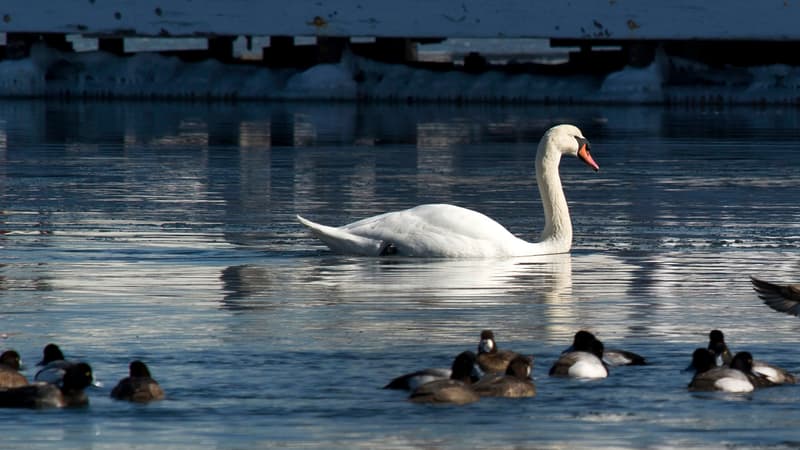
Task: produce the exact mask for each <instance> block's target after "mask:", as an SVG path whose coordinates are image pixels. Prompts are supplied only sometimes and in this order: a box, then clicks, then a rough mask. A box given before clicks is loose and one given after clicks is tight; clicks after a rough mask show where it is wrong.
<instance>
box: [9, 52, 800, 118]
mask: <svg viewBox="0 0 800 450" xmlns="http://www.w3.org/2000/svg"><path fill="white" fill-rule="evenodd" d="M667 80H673V81H674V80H679V81H680V82H675V83H669V82H667ZM0 96H2V97H46V96H72V97H119V98H151V97H159V98H219V99H225V98H238V99H269V100H345V101H354V100H363V99H370V100H379V101H386V100H392V101H397V100H400V101H412V100H413V101H446V102H451V101H463V102H570V103H601V102H602V103H628V104H639V103H666V102H672V103H681V102H692V103H694V102H723V103H731V104H736V103H797V102H798V101H800V68H797V67H792V66H786V65H773V66H763V67H753V68H732V67H729V68H710V67H707V66H705V65H703V64H701V63H697V62H693V61H688V60H682V59H680V58H670V57H667V56H665V55H663V54H660V55H659V56H658V57H657V58H656V61H655V62H654V63H652V64H651V65H650V66H648V67H643V68H636V67H626V68H625V69H623V70H621V71H618V72H615V73H611V74H609V75H607V76H605V77H600V76H590V75H573V76H554V75H541V74H532V73H510V72H503V71H497V70H495V71H487V72H483V73H477V74H476V73H466V72H462V71H436V70H429V69H424V68H418V67H416V68H415V67H410V66H406V65H397V64H394V65H393V64H384V63H379V62H375V61H372V60H367V59H363V58H359V57H356V56H353V55H350V54H346V55H345V56H344V58H343V59H342V61H341V62H340V63H337V64H320V65H317V66H314V67H311V68H310V69H307V70H296V69H270V68H266V67H261V66H257V65H246V64H237V65H225V64H223V63H220V62H218V61H215V60H206V61H203V62H184V61H182V60H180V59H179V58H177V57H174V56H164V55H160V54H158V53H137V54H135V55H133V56H129V57H120V56H115V55H111V54H107V53H102V52H85V53H61V52H58V51H56V50H53V49H49V48H46V47H44V46H40V45H37V46H34V47H33V48H32V51H31V55H30V57H28V58H25V59H20V60H4V61H0Z"/></svg>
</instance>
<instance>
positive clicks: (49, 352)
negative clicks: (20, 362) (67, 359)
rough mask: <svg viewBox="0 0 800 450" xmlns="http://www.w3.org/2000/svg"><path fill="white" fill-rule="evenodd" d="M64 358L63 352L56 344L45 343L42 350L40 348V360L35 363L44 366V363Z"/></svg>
mask: <svg viewBox="0 0 800 450" xmlns="http://www.w3.org/2000/svg"><path fill="white" fill-rule="evenodd" d="M63 359H64V353H62V352H61V348H59V346H58V345H56V344H47V345H45V346H44V350H42V360H41V361H39V363H38V364H37V365H39V366H44V365H45V364H49V363H51V362H53V361H61V360H63Z"/></svg>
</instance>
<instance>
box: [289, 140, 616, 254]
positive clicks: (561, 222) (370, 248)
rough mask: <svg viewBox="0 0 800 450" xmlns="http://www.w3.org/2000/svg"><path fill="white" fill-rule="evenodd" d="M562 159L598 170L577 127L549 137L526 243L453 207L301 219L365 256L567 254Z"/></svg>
mask: <svg viewBox="0 0 800 450" xmlns="http://www.w3.org/2000/svg"><path fill="white" fill-rule="evenodd" d="M561 155H572V156H577V157H578V158H580V159H581V160H583V162H585V163H586V164H587V165H589V166H590V167H591V168H592V169H594V170H595V171H597V170H600V168H599V167H598V165H597V163H595V162H594V160H593V159H592V156H591V154H590V153H589V141H587V140H586V138H584V137H583V133H581V130H579V129H578V128H577V127H575V126H573V125H557V126H554V127H552V128H550V129H549V130H547V132H545V134H544V136H542V139H541V141H539V148H538V150H537V151H536V181H537V183H538V184H539V193H540V195H541V198H542V206H543V207H544V218H545V225H544V231H543V232H542V235H541V237H540V239H539V240H538V241H536V242H526V241H524V240H522V239H520V238H518V237H516V236H514V235H513V234H511V233H510V232H509V231H508V230H506V229H505V227H503V226H502V225H500V224H499V223H497V222H495V221H494V220H492V219H490V218H489V217H487V216H485V215H483V214H481V213H479V212H476V211H472V210H470V209H466V208H461V207H459V206H454V205H445V204H433V205H421V206H417V207H414V208H411V209H406V210H403V211H396V212H389V213H385V214H381V215H377V216H373V217H369V218H366V219H362V220H359V221H357V222H353V223H350V224H347V225H343V226H341V227H330V226H326V225H320V224H318V223H314V222H312V221H310V220H308V219H305V218H303V217H301V216H299V215H298V216H297V220H299V221H300V223H302V224H303V225H305V226H307V227H308V228H309V229H310V230H311V232H312V233H313V234H314V235H315V236H316V237H317V238H319V239H320V240H321V241H323V242H324V243H325V244H327V245H328V247H330V249H331V250H333V251H335V252H339V253H345V254H350V255H363V256H383V255H388V254H397V255H404V256H419V257H439V258H441V257H444V258H492V257H511V256H533V255H548V254H555V253H566V252H568V251H569V250H570V247H571V246H572V222H571V221H570V217H569V210H568V208H567V200H566V198H565V197H564V190H563V189H562V188H561V178H560V177H559V174H558V164H559V162H560V160H561Z"/></svg>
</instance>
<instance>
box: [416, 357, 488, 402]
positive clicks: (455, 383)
mask: <svg viewBox="0 0 800 450" xmlns="http://www.w3.org/2000/svg"><path fill="white" fill-rule="evenodd" d="M476 358H477V357H476V356H475V353H473V352H471V351H469V350H467V351H464V352H461V353H459V354H458V356H456V358H455V359H454V360H453V364H452V367H451V370H452V373H451V375H450V378H448V379H445V380H436V381H431V382H430V383H425V384H423V385H421V386H419V387H418V388H416V389H414V390H413V391H412V392H411V395H410V396H409V397H408V399H409V401H411V402H413V403H447V404H453V405H466V404H468V403H473V402H477V401H478V400H480V396H479V395H478V393H477V392H475V390H473V389H472V387H471V385H472V379H471V374H472V368H473V367H474V366H475V360H476Z"/></svg>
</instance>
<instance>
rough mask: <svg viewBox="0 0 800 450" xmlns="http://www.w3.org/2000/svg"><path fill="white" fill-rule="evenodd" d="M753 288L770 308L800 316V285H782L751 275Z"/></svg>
mask: <svg viewBox="0 0 800 450" xmlns="http://www.w3.org/2000/svg"><path fill="white" fill-rule="evenodd" d="M750 281H752V283H753V289H755V291H756V292H757V293H758V296H759V297H760V298H761V300H763V301H764V303H766V304H767V306H769V307H770V308H772V309H774V310H776V311H780V312H783V313H787V314H793V315H795V316H800V285H792V284H790V285H786V286H781V285H777V284H773V283H770V282H767V281H764V280H759V279H758V278H756V277H750Z"/></svg>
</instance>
